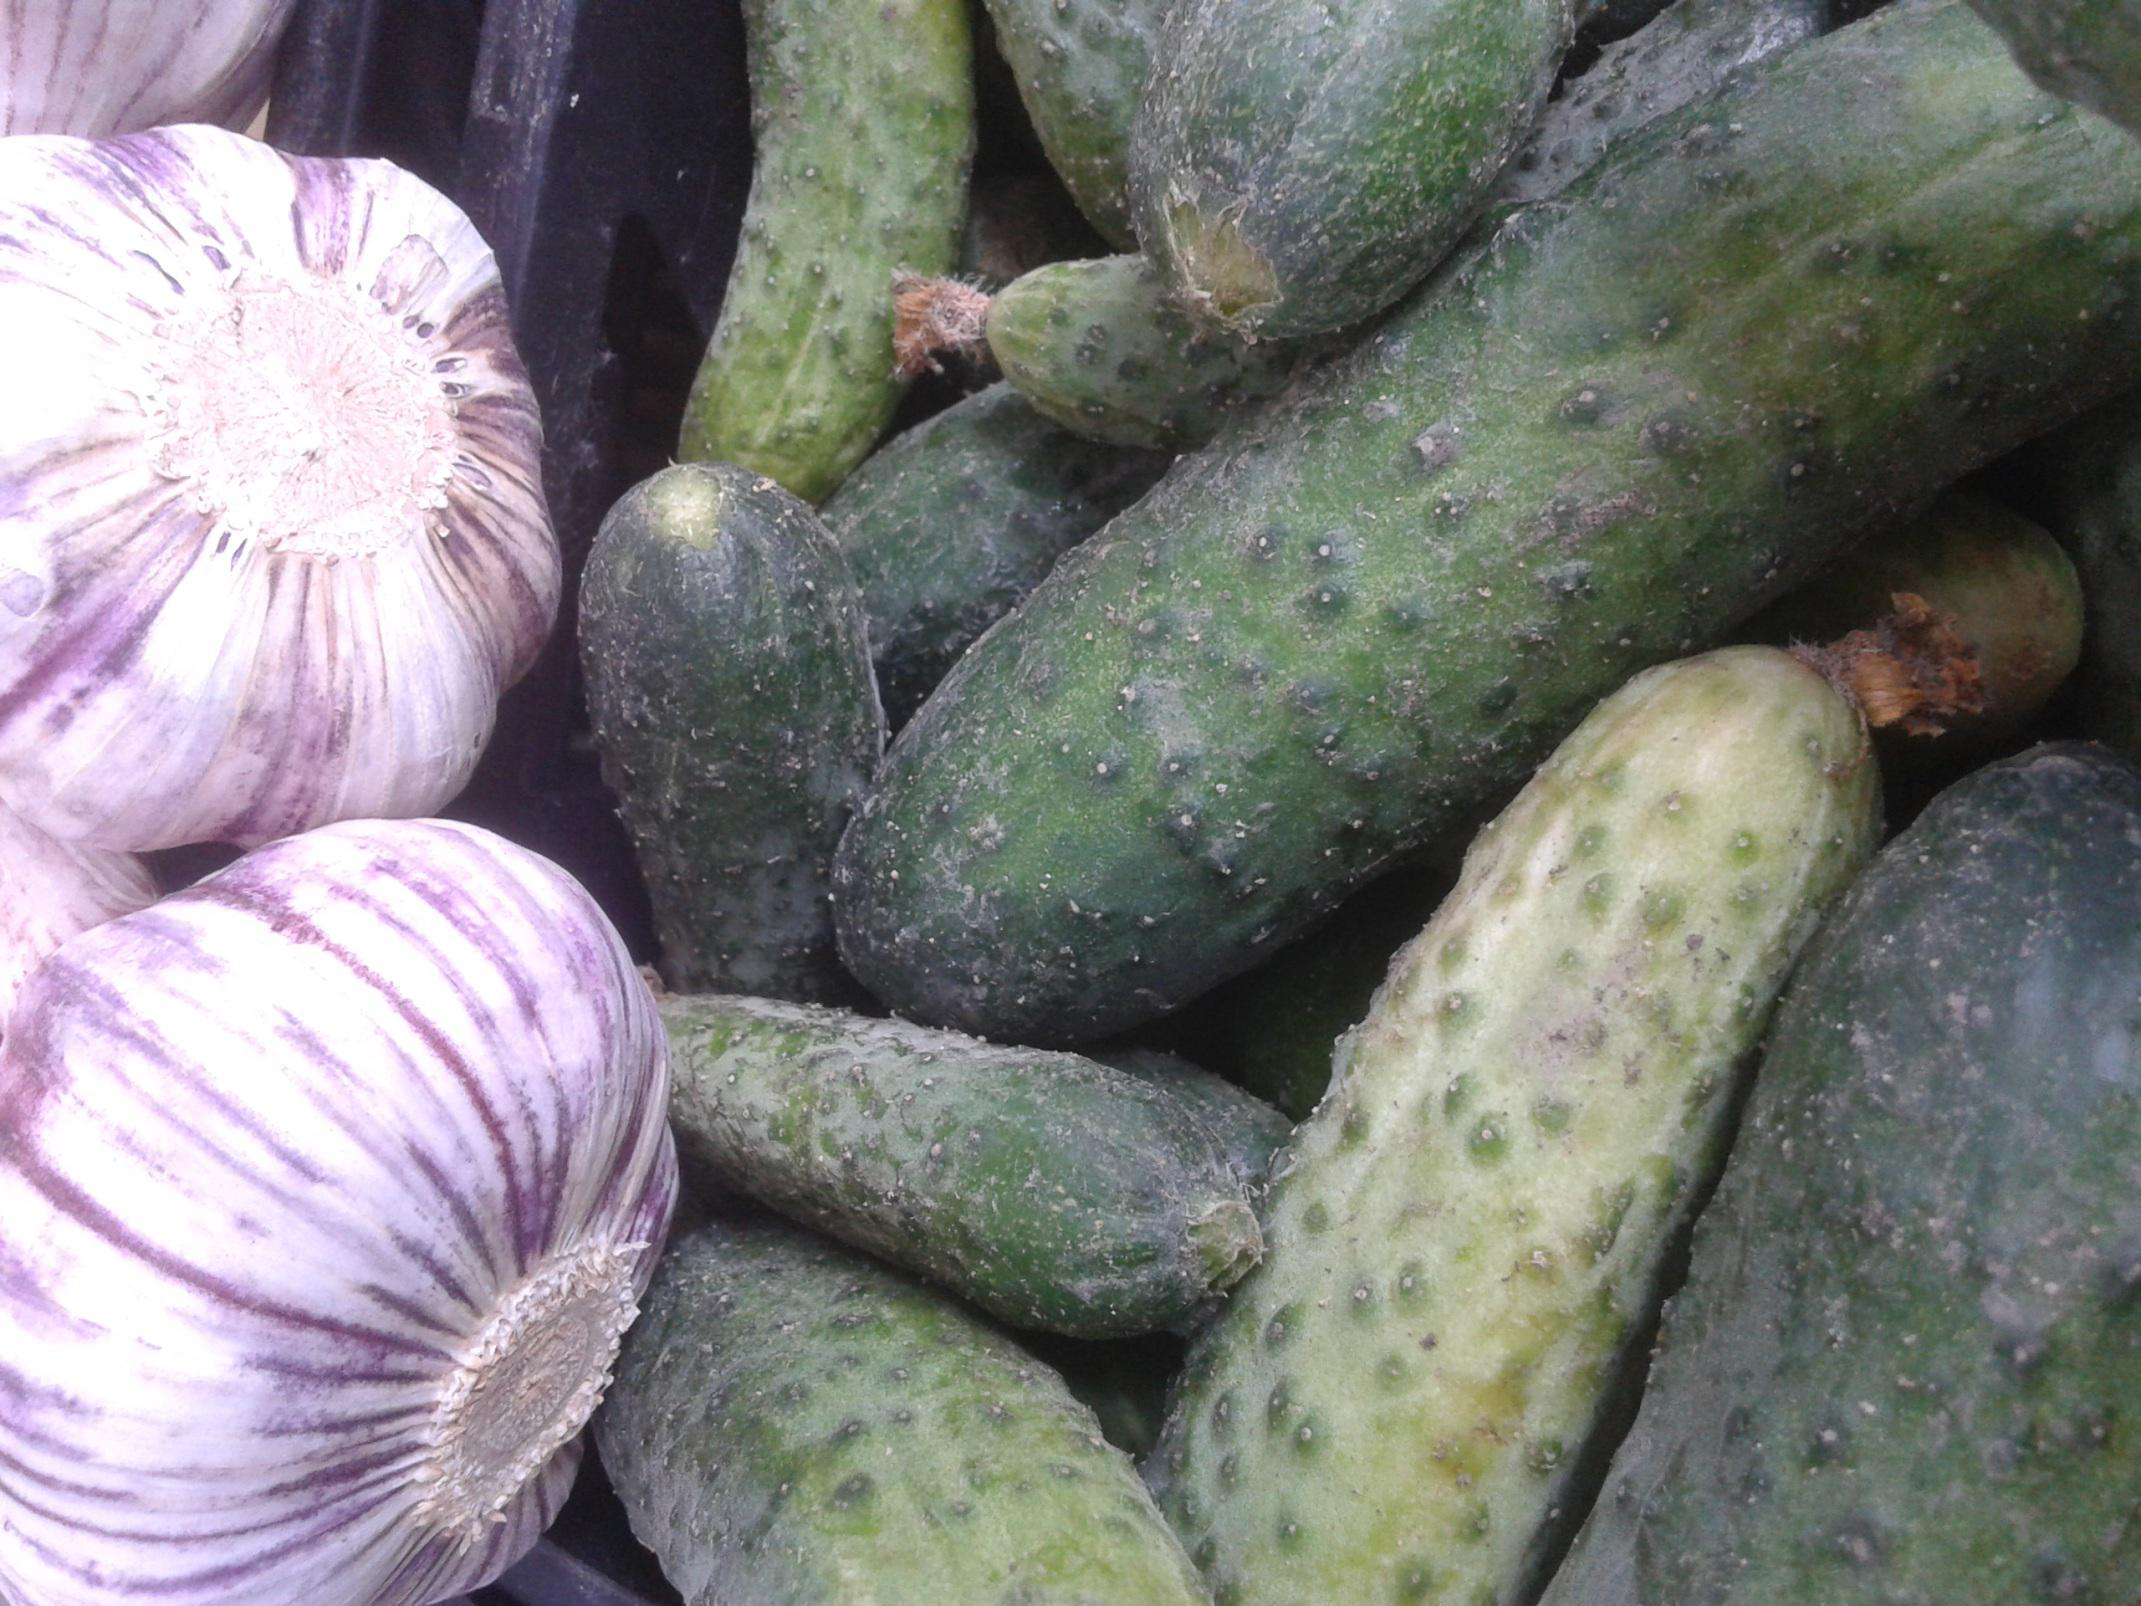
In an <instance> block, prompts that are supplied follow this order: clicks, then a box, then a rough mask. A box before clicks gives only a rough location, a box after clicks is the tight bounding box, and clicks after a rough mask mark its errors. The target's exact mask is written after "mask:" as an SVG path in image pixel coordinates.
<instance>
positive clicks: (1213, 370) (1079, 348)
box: [988, 255, 1303, 451]
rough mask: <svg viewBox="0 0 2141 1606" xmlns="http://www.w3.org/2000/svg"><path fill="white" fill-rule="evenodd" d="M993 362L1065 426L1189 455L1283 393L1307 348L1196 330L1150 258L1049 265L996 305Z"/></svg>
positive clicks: (1009, 288) (1013, 286)
mask: <svg viewBox="0 0 2141 1606" xmlns="http://www.w3.org/2000/svg"><path fill="white" fill-rule="evenodd" d="M988 341H989V355H990V356H992V357H994V358H995V359H996V363H997V366H998V367H1000V368H1001V369H1002V370H1003V373H1004V378H1005V379H1006V380H1008V381H1009V382H1010V383H1011V385H1012V386H1014V387H1015V388H1016V389H1017V390H1018V391H1019V392H1020V394H1022V395H1023V396H1025V398H1026V399H1027V400H1028V401H1030V402H1032V403H1033V405H1034V406H1035V407H1036V408H1038V409H1039V410H1040V411H1041V412H1042V413H1044V414H1046V415H1047V416H1048V417H1049V418H1052V419H1054V420H1055V421H1056V422H1057V423H1058V424H1060V425H1062V426H1063V428H1065V429H1067V430H1070V431H1072V432H1073V433H1075V434H1079V435H1084V436H1087V437H1089V438H1090V439H1093V440H1097V441H1113V442H1116V443H1118V444H1120V445H1125V446H1149V447H1155V448H1161V449H1165V450H1168V451H1182V450H1187V449H1189V448H1191V447H1196V446H1202V445H1203V444H1204V443H1205V442H1206V441H1208V440H1210V439H1211V438H1212V436H1213V435H1214V434H1216V433H1218V430H1219V426H1220V425H1221V424H1222V423H1223V422H1225V420H1226V418H1227V416H1228V415H1229V414H1230V413H1232V412H1234V411H1236V410H1237V409H1238V408H1241V407H1243V406H1245V405H1247V404H1248V403H1250V402H1254V401H1257V400H1259V399H1261V398H1263V397H1265V396H1268V395H1271V394H1272V393H1273V392H1274V391H1277V390H1278V389H1279V388H1280V387H1281V386H1283V385H1284V384H1285V382H1286V378H1287V375H1288V374H1289V373H1291V372H1292V370H1293V366H1294V363H1295V362H1296V360H1298V358H1299V357H1300V355H1301V352H1302V349H1303V345H1302V343H1301V342H1298V341H1277V340H1267V341H1264V342H1261V343H1260V344H1257V345H1249V344H1247V343H1245V342H1243V341H1241V340H1238V339H1236V338H1235V337H1234V336H1232V335H1229V334H1226V333H1224V332H1223V331H1219V330H1212V329H1205V328H1200V327H1199V326H1198V325H1197V324H1195V323H1193V322H1192V321H1191V320H1190V317H1189V315H1188V314H1187V313H1186V312H1184V311H1183V310H1182V308H1181V306H1180V305H1178V304H1177V303H1176V302H1175V301H1174V300H1173V298H1172V297H1171V295H1170V294H1169V292H1168V289H1167V287H1166V285H1165V283H1164V282H1163V281H1162V279H1161V278H1160V274H1159V270H1158V269H1156V268H1155V267H1154V266H1153V265H1152V263H1151V262H1150V261H1149V260H1148V259H1147V258H1145V257H1143V256H1138V255H1128V256H1116V257H1099V258H1094V259H1091V260H1088V261H1082V262H1052V263H1050V264H1049V265H1048V266H1046V267H1043V268H1037V269H1035V270H1034V271H1033V272H1032V273H1029V274H1026V275H1025V276H1024V277H1023V278H1019V279H1014V280H1012V281H1011V283H1010V284H1008V285H1006V286H1005V287H1004V288H1003V289H1001V290H999V291H998V292H997V293H996V295H995V296H994V297H993V298H992V299H991V300H990V302H989V314H988Z"/></svg>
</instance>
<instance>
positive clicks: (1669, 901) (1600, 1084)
mask: <svg viewBox="0 0 2141 1606" xmlns="http://www.w3.org/2000/svg"><path fill="white" fill-rule="evenodd" d="M1877 775H1878V771H1877V770H1876V768H1875V766H1874V765H1873V763H1872V762H1871V755H1870V750H1869V749H1868V748H1867V746H1866V734H1865V731H1864V728H1863V727H1862V725H1861V724H1860V721H1859V716H1858V711H1857V708H1856V707H1855V705H1853V704H1852V703H1851V702H1850V701H1849V699H1848V698H1846V697H1845V696H1843V695H1842V694H1840V693H1839V692H1837V691H1836V690H1835V689H1834V688H1832V687H1831V686H1830V684H1829V683H1828V681H1826V680H1824V679H1823V678H1822V677H1821V676H1820V675H1819V674H1817V673H1815V672H1814V671H1813V670H1811V669H1809V668H1807V667H1806V666H1805V665H1803V664H1801V663H1800V662H1799V661H1798V660H1796V659H1794V658H1793V657H1791V656H1790V655H1789V654H1787V653H1784V652H1781V651H1778V650H1776V649H1774V648H1765V647H1738V648H1726V649H1722V650H1720V651H1717V652H1714V653H1710V654H1707V655H1704V656H1702V657H1698V658H1692V659H1688V660H1686V661H1684V662H1680V663H1676V664H1670V665H1667V666H1664V667H1662V668H1658V669H1653V670H1648V671H1646V672H1645V673H1643V674H1641V675H1638V676H1637V677H1636V678H1635V679H1634V680H1633V681H1631V682H1630V683H1629V684H1628V686H1626V687H1625V688H1624V689H1623V690H1622V691H1620V692H1619V693H1618V694H1616V695H1615V696H1613V697H1610V698H1608V699H1607V700H1606V701H1605V702H1604V703H1602V704H1600V705H1599V707H1598V709H1597V710H1596V711H1595V712H1594V713H1593V714H1592V715H1591V716H1590V718H1588V719H1587V720H1585V721H1584V723H1583V724H1582V725H1580V726H1579V727H1578V728H1577V730H1576V731H1575V733H1574V734H1573V735H1571V736H1570V737H1569V739H1568V740H1567V741H1566V742H1564V743H1563V744H1562V745H1561V747H1560V749H1559V750H1558V751H1557V752H1556V753H1555V754H1554V756H1553V758H1552V759H1551V760H1550V761H1549V762H1548V763H1547V764H1546V766H1545V767H1544V768H1542V769H1541V770H1540V771H1539V773H1538V775H1537V776H1536V777H1535V778H1534V779H1533V781H1532V782H1531V784H1530V785H1529V786H1527V787H1526V788H1525V789H1524V791H1523V792H1522V793H1521V794H1519V796H1518V798H1517V800H1516V801H1515V802H1514V803H1513V804H1511V805H1510V807H1509V808H1508V809H1507V810H1505V811H1504V812H1503V813H1502V814H1501V815H1500V816H1499V817H1498V818H1497V819H1496V820H1495V822H1494V823H1493V824H1492V825H1490V826H1489V827H1488V828H1487V830H1486V831H1485V832H1484V833H1483V834H1482V835H1481V837H1480V839H1479V841H1478V842H1477V843H1476V844H1475V845H1474V846H1473V849H1472V852H1471V853H1470V854H1469V855H1468V856H1467V858H1466V860H1465V867H1464V872H1463V874H1462V876H1461V877H1460V878H1459V881H1458V884H1457V888H1456V890H1455V891H1454V892H1453V893H1452V894H1451V895H1450V898H1449V901H1448V902H1447V903H1445V904H1444V905H1443V906H1442V908H1441V909H1440V910H1438V911H1437V912H1436V914H1435V917H1434V919H1433V921H1432V922H1430V923H1429V925H1428V927H1427V929H1426V930H1425V931H1424V932H1422V933H1421V935H1420V936H1419V938H1418V939H1417V940H1416V941H1414V942H1413V943H1412V944H1410V945H1409V946H1408V947H1407V948H1406V949H1405V950H1404V951H1403V953H1401V954H1400V955H1399V957H1398V960H1397V962H1396V964H1395V965H1393V966H1392V968H1391V973H1390V977H1389V980H1388V981H1387V982H1385V983H1384V985H1383V988H1382V990H1381V991H1380V992H1379V993H1378V994H1377V995H1376V999H1375V1004H1374V1007H1373V1009H1372V1010H1371V1011H1370V1013H1369V1015H1368V1018H1367V1020H1366V1021H1365V1022H1364V1023H1363V1024H1362V1025H1361V1026H1360V1028H1359V1029H1358V1030H1357V1031H1355V1032H1353V1033H1351V1034H1349V1035H1348V1037H1347V1038H1346V1039H1345V1041H1344V1043H1343V1044H1342V1045H1341V1046H1340V1048H1339V1051H1338V1056H1337V1061H1336V1066H1335V1070H1334V1074H1333V1077H1332V1086H1331V1092H1330V1094H1329V1095H1328V1097H1327V1098H1326V1099H1325V1101H1324V1103H1323V1104H1322V1105H1321V1106H1320V1107H1319V1108H1318V1109H1317V1111H1316V1113H1315V1114H1314V1115H1313V1116H1311V1117H1310V1118H1309V1119H1308V1121H1307V1122H1305V1123H1304V1124H1303V1125H1302V1127H1301V1129H1300V1131H1299V1132H1298V1134H1297V1135H1296V1138H1295V1141H1294V1145H1293V1148H1292V1150H1291V1162H1290V1164H1289V1165H1288V1166H1287V1167H1286V1168H1285V1169H1284V1170H1283V1172H1282V1173H1281V1175H1280V1176H1279V1178H1278V1180H1277V1181H1276V1182H1275V1183H1274V1185H1273V1188H1272V1193H1271V1197H1270V1199H1269V1201H1268V1203H1267V1206H1266V1220H1267V1222H1268V1229H1267V1230H1268V1242H1267V1250H1266V1254H1265V1258H1264V1262H1263V1264H1262V1265H1260V1266H1259V1267H1258V1268H1257V1269H1256V1271H1255V1272H1254V1273H1252V1274H1251V1275H1250V1276H1249V1278H1248V1279H1246V1280H1245V1281H1244V1282H1243V1283H1242V1285H1241V1287H1240V1288H1239V1289H1238V1290H1236V1292H1235V1294H1234V1297H1233V1298H1232V1299H1230V1300H1229V1301H1228V1304H1227V1308H1226V1310H1225V1312H1224V1314H1223V1315H1221V1316H1220V1317H1219V1319H1218V1320H1217V1321H1216V1322H1215V1323H1214V1324H1213V1325H1212V1327H1211V1328H1210V1329H1208V1330H1207V1332H1206V1333H1205V1334H1204V1335H1202V1336H1201V1337H1200V1338H1199V1339H1198V1341H1197V1342H1196V1344H1195V1346H1194V1347H1193V1350H1192V1353H1191V1356H1190V1360H1189V1364H1188V1367H1187V1369H1186V1371H1185V1374H1184V1381H1183V1383H1182V1386H1181V1388H1180V1391H1179V1394H1178V1396H1177V1397H1176V1399H1175V1402H1174V1404H1173V1406H1172V1408H1171V1409H1170V1411H1169V1414H1168V1421H1167V1427H1166V1430H1165V1432H1164V1433H1163V1434H1162V1437H1161V1442H1160V1446H1159V1448H1158V1449H1157V1450H1156V1451H1155V1452H1154V1454H1153V1457H1152V1459H1151V1461H1150V1463H1148V1470H1147V1476H1148V1478H1149V1479H1150V1480H1151V1481H1152V1482H1153V1483H1154V1484H1155V1486H1156V1488H1157V1490H1158V1492H1159V1494H1160V1503H1161V1509H1162V1510H1163V1511H1165V1512H1166V1513H1167V1516H1168V1520H1169V1521H1170V1522H1172V1523H1173V1524H1174V1527H1175V1531H1176V1532H1177V1533H1179V1534H1180V1535H1181V1536H1182V1539H1183V1542H1184V1543H1185V1544H1186V1545H1188V1546H1189V1548H1190V1554H1191V1556H1192V1557H1193V1558H1194V1559H1195V1560H1196V1562H1197V1564H1198V1565H1199V1566H1200V1567H1201V1568H1202V1569H1203V1570H1204V1573H1205V1576H1206V1578H1207V1580H1208V1581H1209V1582H1210V1583H1211V1585H1212V1590H1213V1597H1214V1599H1215V1600H1218V1601H1222V1602H1238V1603H1241V1606H1247V1603H1250V1602H1255V1601H1305V1600H1312V1599H1321V1600H1347V1601H1355V1600H1357V1601H1387V1600H1423V1601H1424V1600H1432V1601H1449V1602H1455V1603H1460V1606H1473V1603H1474V1602H1495V1601H1514V1600H1520V1599H1525V1598H1527V1595H1526V1591H1527V1590H1531V1589H1536V1587H1537V1586H1538V1584H1539V1583H1540V1582H1542V1581H1543V1579H1542V1577H1541V1569H1542V1566H1543V1564H1544V1563H1545V1562H1547V1561H1549V1560H1550V1559H1551V1554H1552V1549H1553V1544H1554V1542H1555V1540H1556V1539H1557V1538H1558V1539H1563V1540H1565V1538H1566V1533H1565V1532H1563V1531H1561V1530H1560V1528H1559V1526H1558V1523H1557V1515H1558V1514H1559V1513H1560V1512H1561V1511H1562V1510H1563V1508H1564V1501H1565V1497H1566V1494H1567V1490H1568V1485H1569V1480H1570V1474H1571V1471H1572V1470H1573V1469H1574V1468H1575V1467H1576V1466H1577V1465H1579V1464H1580V1462H1581V1460H1582V1458H1583V1455H1584V1452H1585V1449H1586V1442H1585V1441H1586V1437H1587V1435H1589V1434H1590V1433H1591V1431H1592V1429H1593V1424H1594V1422H1595V1421H1596V1419H1597V1418H1598V1417H1599V1415H1600V1413H1601V1412H1602V1411H1603V1410H1604V1409H1605V1408H1606V1406H1607V1404H1608V1403H1609V1402H1608V1400H1607V1398H1606V1385H1607V1383H1608V1382H1609V1380H1610V1379H1611V1378H1612V1376H1613V1375H1614V1372H1615V1369H1616V1363H1617V1362H1618V1361H1619V1360H1620V1358H1621V1356H1622V1353H1623V1351H1624V1347H1625V1344H1626V1341H1627V1340H1628V1339H1629V1338H1630V1337H1631V1336H1633V1335H1634V1334H1636V1333H1638V1332H1640V1331H1641V1329H1642V1327H1643V1325H1644V1323H1645V1322H1646V1320H1647V1319H1648V1317H1649V1315H1650V1314H1651V1313H1652V1312H1654V1311H1655V1309H1656V1305H1657V1302H1658V1300H1659V1299H1660V1298H1662V1295H1663V1290H1662V1288H1661V1287H1660V1286H1659V1283H1660V1275H1661V1267H1662V1263H1663V1260H1664V1256H1665V1253H1666V1250H1667V1248H1668V1247H1669V1245H1670V1243H1671V1241H1672V1240H1673V1238H1674V1236H1675V1235H1676V1234H1677V1233H1678V1231H1679V1230H1680V1228H1681V1227H1682V1226H1683V1225H1684V1224H1685V1222H1686V1221H1687V1219H1688V1218H1689V1216H1690V1214H1691V1213H1692V1210H1693V1208H1694V1203H1695V1201H1696V1199H1697V1198H1698V1197H1699V1196H1700V1195H1701V1193H1702V1191H1703V1189H1704V1188H1705V1186H1706V1185H1707V1183H1708V1181H1709V1179H1710V1178H1711V1176H1713V1175H1714V1172H1715V1168H1716V1165H1717V1163H1718V1162H1719V1161H1720V1160H1721V1159H1722V1157H1723V1146H1724V1143H1725V1139H1726V1135H1727V1131H1728V1129H1729V1117H1730V1114H1731V1112H1732V1110H1733V1108H1734V1106H1735V1102H1736V1099H1735V1093H1736V1089H1737V1087H1738V1085H1739V1082H1740V1079H1741V1074H1742V1072H1743V1071H1745V1070H1747V1069H1750V1068H1751V1065H1750V1056H1751V1053H1752V1050H1753V1048H1754V1046H1755V1043H1756V1042H1757V1040H1758V1038H1759V1037H1760V1034H1761V1031H1762V1027H1763V1024H1764V1022H1765V1020H1766V1019H1767V1016H1768V1013H1769V1006H1770V1003H1771V1001H1772V1000H1773V999H1774V998H1775V996H1776V993H1777V990H1778V989H1779V988H1780V987H1781V986H1782V985H1783V981H1784V975H1785V971H1786V968H1787V967H1788V966H1789V964H1790V963H1791V959H1792V955H1793V954H1794V952H1795V951H1796V950H1797V948H1798V946H1799V944H1800V942H1801V941H1802V940H1803V939H1804V938H1805V936H1806V935H1807V933H1808V932H1809V931H1811V929H1812V928H1813V924H1814V920H1815V919H1816V917H1817V916H1818V914H1819V912H1820V910H1821V908H1822V907H1823V905H1824V904H1826V903H1827V902H1828V901H1829V899H1830V898H1832V897H1833V896H1834V895H1835V894H1836V893H1837V892H1839V891H1841V890H1842V888H1843V887H1844V886H1845V885H1846V884H1847V882H1848V881H1849V879H1850V877H1851V875H1852V874H1853V873H1854V872H1855V871H1856V870H1857V869H1858V868H1859V866H1860V865H1861V864H1862V863H1863V862H1864V860H1865V858H1866V856H1867V855H1868V854H1870V853H1871V852H1872V849H1873V845H1874V842H1875V839H1876V833H1877V829H1878V813H1879V784H1878V780H1877Z"/></svg>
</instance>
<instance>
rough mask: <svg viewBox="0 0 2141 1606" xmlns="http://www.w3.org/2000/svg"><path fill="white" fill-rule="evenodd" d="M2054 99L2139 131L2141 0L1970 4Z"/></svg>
mask: <svg viewBox="0 0 2141 1606" xmlns="http://www.w3.org/2000/svg"><path fill="white" fill-rule="evenodd" d="M1970 3H1971V4H1972V5H1974V6H1975V7H1976V8H1977V12H1978V15H1979V16H1981V17H1983V18H1984V19H1985V20H1986V21H1987V22H1989V23H1991V24H1992V25H1993V26H1994V27H1995V28H1997V29H1999V30H2000V32H2001V33H2002V34H2004V35H2006V37H2007V42H2008V44H2009V45H2010V46H2012V47H2013V49H2014V52H2015V59H2016V60H2017V61H2019V62H2021V63H2022V65H2023V66H2024V67H2025V68H2026V69H2028V71H2029V75H2030V76H2031V77H2032V78H2034V79H2036V80H2037V82H2038V83H2040V84H2042V85H2044V87H2045V88H2047V89H2049V90H2050V91H2052V93H2053V94H2055V95H2064V96H2065V97H2066V98H2067V99H2068V100H2071V101H2073V102H2075V103H2076V104H2077V105H2082V106H2087V107H2088V108H2089V109H2090V110H2091V111H2095V112H2102V113H2103V114H2104V115H2105V116H2106V117H2109V118H2111V119H2112V120H2113V121H2115V122H2118V123H2121V124H2123V125H2125V126H2126V127H2127V128H2128V129H2131V130H2134V131H2136V132H2141V0H1970Z"/></svg>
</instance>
